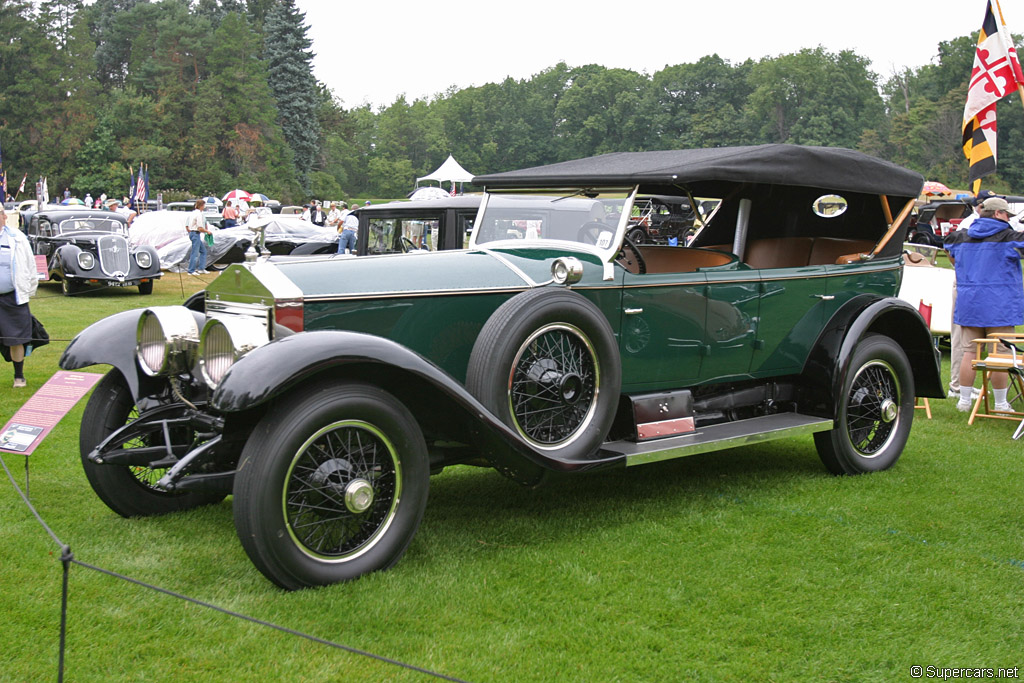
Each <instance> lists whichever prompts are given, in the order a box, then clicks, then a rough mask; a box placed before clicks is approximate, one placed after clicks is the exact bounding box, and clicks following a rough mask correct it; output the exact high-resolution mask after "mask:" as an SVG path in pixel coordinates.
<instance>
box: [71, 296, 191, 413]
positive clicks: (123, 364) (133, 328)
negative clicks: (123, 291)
mask: <svg viewBox="0 0 1024 683" xmlns="http://www.w3.org/2000/svg"><path fill="white" fill-rule="evenodd" d="M145 310H146V309H144V308H136V309H133V310H130V311H122V312H121V313H115V314H114V315H112V316H109V317H107V318H103V319H102V320H98V321H96V322H94V323H93V324H92V325H89V327H87V328H85V329H84V330H82V331H81V332H79V333H78V334H77V335H75V338H74V339H72V340H71V343H69V344H68V345H67V348H65V349H64V354H63V355H62V356H61V357H60V367H61V368H62V369H64V370H79V369H81V368H87V367H90V366H92V365H112V366H114V367H115V368H117V369H118V371H120V373H121V374H122V375H124V378H125V380H126V381H127V382H128V387H129V388H130V389H131V392H132V397H133V398H134V399H135V401H136V402H138V401H139V400H140V399H142V398H144V397H146V396H152V395H156V394H159V393H161V391H162V390H163V388H164V387H165V386H166V379H165V378H162V377H150V376H149V375H147V374H145V373H143V372H142V371H141V369H140V368H139V363H138V361H137V360H136V355H135V347H136V339H137V330H138V327H139V317H140V316H141V315H142V312H143V311H145ZM192 315H193V316H194V317H195V319H196V324H197V325H198V326H199V328H200V329H202V326H203V323H204V321H205V320H206V318H205V316H204V315H203V314H202V313H197V312H195V311H193V312H192Z"/></svg>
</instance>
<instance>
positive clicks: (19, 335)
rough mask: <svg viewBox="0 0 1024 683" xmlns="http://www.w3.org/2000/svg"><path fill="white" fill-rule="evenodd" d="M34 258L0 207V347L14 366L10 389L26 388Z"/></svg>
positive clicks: (34, 271) (34, 275) (21, 234)
mask: <svg viewBox="0 0 1024 683" xmlns="http://www.w3.org/2000/svg"><path fill="white" fill-rule="evenodd" d="M38 284H39V279H38V278H37V277H36V266H35V257H34V256H33V255H32V247H31V246H30V245H29V243H28V238H27V237H25V234H24V233H23V232H21V230H18V229H17V228H12V227H10V226H8V225H7V214H6V212H5V211H4V206H3V204H0V345H2V346H4V347H6V352H5V354H4V356H5V357H8V358H9V360H10V361H11V363H12V364H13V365H14V388H15V389H19V388H22V387H25V386H27V382H26V381H25V371H24V367H25V356H26V346H27V347H28V351H27V353H31V351H32V341H33V339H32V313H31V311H29V308H28V300H29V297H31V296H32V295H33V294H35V293H36V286H37V285H38Z"/></svg>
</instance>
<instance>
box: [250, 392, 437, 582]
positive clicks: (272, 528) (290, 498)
mask: <svg viewBox="0 0 1024 683" xmlns="http://www.w3.org/2000/svg"><path fill="white" fill-rule="evenodd" d="M429 477H430V468H429V463H428V459H427V447H426V443H425V442H424V440H423V435H422V433H421V431H420V428H419V425H418V424H417V423H416V420H415V418H413V416H412V414H411V413H410V412H409V411H408V409H407V408H406V407H405V406H404V405H403V404H402V403H401V402H400V401H398V400H397V399H396V398H395V397H393V396H392V395H391V394H388V393H387V392H385V391H383V390H381V389H379V388H377V387H374V386H371V385H368V384H362V383H355V382H348V383H332V382H322V383H319V384H315V385H313V386H311V387H308V388H306V389H304V390H303V391H301V392H300V393H297V394H295V395H293V396H291V397H288V398H285V399H284V400H282V401H281V402H280V403H279V404H278V405H277V406H275V407H274V409H273V410H271V411H270V412H268V413H267V415H266V416H265V417H264V418H263V419H262V420H261V421H260V423H259V424H258V425H257V426H256V429H255V430H254V432H253V433H252V435H251V436H250V438H249V440H248V441H247V442H246V445H245V448H244V449H243V451H242V456H241V459H240V461H239V463H238V470H237V473H236V475H235V483H234V517H235V529H236V530H237V532H238V537H239V539H240V540H241V542H242V547H243V548H244V549H245V552H246V553H247V554H248V555H249V558H250V559H251V560H252V562H253V564H255V565H256V567H257V568H258V569H259V570H260V571H261V572H262V573H263V574H264V576H266V577H267V578H268V579H270V580H271V581H273V582H274V583H275V584H277V585H278V586H280V587H282V588H285V589H288V590H295V589H300V588H306V587H310V586H319V585H326V584H331V583H336V582H339V581H345V580H348V579H354V578H356V577H358V576H361V575H363V574H366V573H367V572H372V571H377V570H381V569H386V568H388V567H390V566H392V565H393V564H395V562H397V561H398V559H399V558H400V557H401V556H402V554H403V553H404V552H405V550H406V548H408V546H409V543H410V542H411V541H412V538H413V536H414V535H415V533H416V530H417V528H418V527H419V523H420V520H421V519H422V517H423V511H424V508H425V507H426V503H427V491H428V488H429Z"/></svg>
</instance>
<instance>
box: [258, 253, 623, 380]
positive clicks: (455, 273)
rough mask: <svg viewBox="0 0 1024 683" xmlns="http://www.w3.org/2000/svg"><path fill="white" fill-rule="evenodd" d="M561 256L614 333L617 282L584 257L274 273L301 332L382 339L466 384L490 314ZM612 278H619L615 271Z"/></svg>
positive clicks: (336, 262)
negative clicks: (298, 292)
mask: <svg viewBox="0 0 1024 683" xmlns="http://www.w3.org/2000/svg"><path fill="white" fill-rule="evenodd" d="M567 255H572V256H575V257H576V258H579V259H580V261H581V262H583V264H584V277H583V279H582V280H581V281H580V282H579V283H578V284H577V285H576V286H574V288H573V289H574V290H576V291H578V292H579V293H580V294H582V295H583V296H586V297H587V298H588V299H590V300H591V301H593V302H594V303H595V304H596V305H597V306H598V308H600V309H601V310H602V312H604V313H605V315H606V316H608V318H609V321H610V322H611V324H612V328H613V330H615V331H616V333H617V331H618V327H619V309H620V298H621V291H620V287H619V282H618V281H616V280H612V281H605V280H603V274H604V267H603V265H602V264H601V263H600V262H599V261H598V259H597V257H595V256H593V255H591V254H588V253H586V252H583V253H567V252H565V251H561V250H557V251H554V250H550V249H517V250H502V251H495V252H493V253H489V252H486V251H482V250H470V251H443V252H436V253H426V254H406V255H385V256H368V257H360V258H355V259H322V260H304V261H302V262H294V263H281V264H278V267H279V268H280V270H281V272H282V273H283V274H284V275H286V276H287V277H288V278H289V279H290V280H292V281H293V282H295V283H296V284H297V285H298V286H299V287H300V288H301V289H302V290H303V291H304V292H305V303H304V308H303V318H304V329H306V330H349V331H353V332H365V333H367V334H375V335H378V336H381V337H386V338H388V339H391V340H393V341H396V342H398V343H400V344H402V345H404V346H407V347H408V348H410V349H412V350H413V351H415V352H417V353H419V354H420V355H422V356H424V357H425V358H428V359H430V360H431V361H433V362H434V363H436V364H437V365H438V366H440V367H441V368H442V369H444V370H445V371H446V372H448V373H449V374H451V375H452V376H453V377H455V378H456V379H458V380H459V381H465V377H466V366H467V364H468V362H469V355H470V353H471V352H472V350H473V344H474V343H475V342H476V338H477V336H478V335H479V333H480V329H481V328H482V327H483V325H484V323H486V322H487V319H488V318H489V317H490V316H491V314H492V313H494V311H495V310H496V309H497V308H498V307H499V306H500V305H501V304H502V303H504V302H505V301H507V300H508V299H509V298H510V297H512V296H514V295H515V294H517V293H519V292H522V291H525V290H527V289H529V288H530V287H531V286H537V285H538V284H541V283H545V282H547V281H548V280H550V279H551V262H552V261H553V260H554V259H555V258H557V257H560V256H567ZM612 272H613V273H615V275H616V277H617V278H619V279H621V276H622V269H621V268H615V269H614V270H613V271H612ZM548 286H556V285H548Z"/></svg>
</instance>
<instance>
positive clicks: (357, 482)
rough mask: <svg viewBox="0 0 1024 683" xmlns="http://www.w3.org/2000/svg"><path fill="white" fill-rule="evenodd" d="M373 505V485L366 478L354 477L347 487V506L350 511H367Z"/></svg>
mask: <svg viewBox="0 0 1024 683" xmlns="http://www.w3.org/2000/svg"><path fill="white" fill-rule="evenodd" d="M371 505H373V486H372V485H371V484H370V482H368V481H366V480H365V479H353V480H352V481H350V482H349V483H348V485H347V486H346V487H345V507H347V508H348V510H349V512H353V513H360V512H366V511H367V510H369V509H370V506H371Z"/></svg>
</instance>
